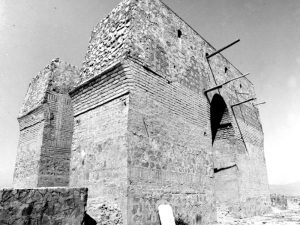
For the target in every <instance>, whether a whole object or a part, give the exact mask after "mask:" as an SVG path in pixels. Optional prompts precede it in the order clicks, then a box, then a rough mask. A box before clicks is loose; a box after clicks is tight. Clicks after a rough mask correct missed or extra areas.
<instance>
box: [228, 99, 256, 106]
mask: <svg viewBox="0 0 300 225" xmlns="http://www.w3.org/2000/svg"><path fill="white" fill-rule="evenodd" d="M254 100H256V98H251V99H248V100H246V101H243V102H239V103H237V104H234V105H231V108H233V107H236V106H239V105H242V104H245V103H247V102H251V101H254Z"/></svg>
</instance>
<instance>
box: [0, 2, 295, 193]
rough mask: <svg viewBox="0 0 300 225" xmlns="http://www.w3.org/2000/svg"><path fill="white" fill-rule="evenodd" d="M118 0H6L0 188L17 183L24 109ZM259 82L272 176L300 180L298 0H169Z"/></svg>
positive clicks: (0, 52) (77, 56) (1, 25)
mask: <svg viewBox="0 0 300 225" xmlns="http://www.w3.org/2000/svg"><path fill="white" fill-rule="evenodd" d="M118 2H119V1H118V0H0V81H1V82H0V145H1V147H0V149H1V150H0V151H1V152H0V187H1V186H11V183H12V176H13V168H14V164H15V157H16V150H17V142H18V135H19V128H18V123H17V119H16V118H17V115H18V111H19V109H20V107H21V104H22V102H23V100H24V96H25V93H26V90H27V87H28V84H29V82H30V80H31V78H32V77H34V76H35V75H36V74H37V73H38V72H39V71H40V70H41V69H43V68H44V67H45V66H46V65H47V64H49V62H50V61H51V59H53V58H56V57H60V58H61V59H62V60H64V61H67V62H69V63H72V64H73V65H76V66H80V65H81V63H82V61H83V57H84V55H85V52H86V49H87V46H88V41H89V37H90V33H91V30H92V28H93V27H94V26H95V25H96V24H97V23H98V22H99V21H100V20H101V19H102V18H103V17H105V16H106V15H107V14H108V13H109V12H110V11H111V10H112V9H113V8H114V7H115V6H116V5H117V4H118ZM164 2H165V3H166V4H167V5H169V6H170V7H171V8H172V9H173V10H174V11H175V12H177V13H178V14H179V15H180V16H181V17H182V18H183V19H184V20H185V21H186V22H187V23H189V24H190V25H191V26H192V27H194V28H195V30H197V31H198V32H199V33H200V34H201V35H202V36H203V37H204V38H205V39H206V40H208V41H209V42H210V43H211V44H212V45H214V47H216V48H219V47H223V46H225V45H226V44H228V43H230V42H232V41H233V40H235V39H237V38H240V39H241V42H240V43H239V44H237V45H235V46H234V47H232V48H230V49H229V50H227V51H226V52H224V55H225V56H226V57H227V58H228V59H229V60H230V61H231V62H232V63H233V64H234V65H235V66H237V67H238V68H239V69H240V70H241V71H242V72H244V73H246V72H250V73H251V74H252V75H251V76H250V77H249V78H250V79H251V80H252V81H253V83H254V84H255V87H256V92H257V97H258V99H259V101H266V102H267V104H266V105H262V106H260V113H261V118H262V123H263V128H264V133H265V153H266V160H267V168H268V174H269V181H270V183H271V184H284V183H290V182H295V181H300V147H299V145H300V141H298V138H299V139H300V129H299V128H300V103H299V102H300V88H299V87H300V1H299V0H251V1H250V0H164Z"/></svg>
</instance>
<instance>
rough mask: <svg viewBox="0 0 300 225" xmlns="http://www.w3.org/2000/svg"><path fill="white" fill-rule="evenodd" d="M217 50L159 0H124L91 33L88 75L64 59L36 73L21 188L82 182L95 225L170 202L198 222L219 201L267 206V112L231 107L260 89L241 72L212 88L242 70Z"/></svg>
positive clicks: (141, 219) (250, 210)
mask: <svg viewBox="0 0 300 225" xmlns="http://www.w3.org/2000/svg"><path fill="white" fill-rule="evenodd" d="M214 51H215V48H214V47H212V46H211V45H210V44H209V43H208V42H207V41H206V40H204V39H203V38H202V37H201V36H200V35H199V34H198V33H197V32H196V31H195V30H193V29H192V28H191V27H190V26H189V25H187V24H186V23H185V22H184V21H183V20H182V19H181V18H180V17H178V16H177V15H176V14H175V13H174V12H173V11H172V10H170V9H169V8H168V7H167V6H165V5H164V4H163V3H162V2H161V1H159V0H139V1H137V0H123V1H122V2H121V3H120V4H119V6H118V7H117V8H116V9H115V10H113V12H112V13H111V14H110V15H109V16H107V17H106V18H105V19H104V20H103V21H101V22H100V23H99V24H98V25H97V26H96V27H95V29H94V30H93V32H92V37H91V40H90V43H89V47H88V52H87V54H86V57H85V60H84V63H83V67H82V69H81V74H80V76H79V75H78V70H77V69H75V68H73V69H71V67H68V66H67V65H66V64H61V63H60V62H59V61H57V60H56V61H54V62H52V64H51V65H50V66H49V67H47V68H46V69H45V71H44V72H42V73H41V74H40V75H39V76H38V77H37V78H35V79H34V80H33V82H32V84H31V86H30V88H29V90H28V94H27V96H26V100H25V103H24V106H23V107H22V110H21V114H20V115H21V117H20V119H19V122H20V130H21V135H20V143H19V152H18V159H17V163H16V172H15V184H16V185H26V186H37V185H38V186H53V185H61V186H63V185H68V184H69V185H70V186H86V187H88V188H89V190H90V196H89V199H88V206H87V210H88V213H89V215H90V216H91V217H92V218H93V219H95V220H96V221H97V222H98V224H132V225H133V224H136V225H142V224H143V225H144V224H149V225H150V224H151V225H154V224H159V218H158V213H157V207H158V205H159V204H162V203H163V204H166V203H167V204H170V205H171V206H172V207H173V210H174V213H175V216H176V219H177V220H178V221H179V220H180V221H184V222H185V223H187V224H192V225H196V224H211V223H213V222H214V221H215V220H216V210H217V209H218V207H219V208H220V207H221V208H222V210H223V209H224V208H226V210H227V211H229V212H230V213H232V214H233V215H236V216H242V217H244V216H252V215H258V214H262V213H265V212H267V211H268V210H269V207H270V198H269V189H268V179H267V172H266V165H265V158H264V151H263V131H262V126H261V123H260V119H259V111H258V109H257V108H256V107H255V106H254V105H253V102H247V103H244V104H241V105H238V106H235V107H232V105H235V104H237V103H240V102H243V101H245V100H248V99H250V98H254V97H255V91H254V86H253V84H252V83H251V82H250V81H249V80H248V79H247V78H241V79H237V80H235V81H233V82H230V83H228V84H226V85H223V86H222V88H220V89H217V90H214V91H210V92H208V93H207V95H206V94H205V90H207V89H209V88H212V87H215V86H217V85H220V84H222V83H224V82H226V81H229V80H231V79H233V78H237V77H239V76H241V75H242V73H241V72H240V71H239V70H238V69H237V68H235V67H234V66H233V65H232V64H231V63H230V62H229V61H228V60H227V59H226V58H225V57H223V56H222V55H221V54H218V55H216V56H214V57H212V58H211V59H209V60H207V59H206V54H210V53H212V52H214ZM66 68H69V69H66ZM66 71H67V72H66ZM39 86H40V88H39ZM216 99H217V101H215V100H216ZM23 159H24V160H23ZM69 165H70V168H69ZM24 168H28V170H24Z"/></svg>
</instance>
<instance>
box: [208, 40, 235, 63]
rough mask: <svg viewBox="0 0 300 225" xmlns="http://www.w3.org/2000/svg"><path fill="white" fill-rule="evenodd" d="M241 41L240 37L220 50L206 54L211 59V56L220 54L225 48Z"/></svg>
mask: <svg viewBox="0 0 300 225" xmlns="http://www.w3.org/2000/svg"><path fill="white" fill-rule="evenodd" d="M239 41H240V39H238V40H236V41H234V42H232V43H231V44H229V45H227V46H225V47H223V48H221V49H219V50H218V51H215V52H214V53H212V54H210V55H208V54H207V55H206V58H207V59H209V58H211V57H213V56H215V55H217V54H219V53H220V52H222V51H224V50H225V49H227V48H229V47H231V46H232V45H234V44H236V43H238V42H239Z"/></svg>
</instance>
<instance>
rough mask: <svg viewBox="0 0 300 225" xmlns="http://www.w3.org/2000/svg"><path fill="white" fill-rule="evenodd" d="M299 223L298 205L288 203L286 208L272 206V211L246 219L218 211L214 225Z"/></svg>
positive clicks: (285, 224) (299, 209)
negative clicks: (216, 221)
mask: <svg viewBox="0 0 300 225" xmlns="http://www.w3.org/2000/svg"><path fill="white" fill-rule="evenodd" d="M262 224H266V225H300V205H298V204H292V203H290V204H289V207H288V209H287V210H280V209H278V208H272V212H271V213H269V214H266V215H264V216H255V217H252V218H246V219H237V218H233V217H230V216H228V215H226V212H224V211H220V212H218V223H217V224H216V225H262Z"/></svg>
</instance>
